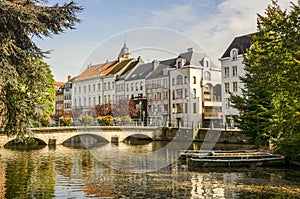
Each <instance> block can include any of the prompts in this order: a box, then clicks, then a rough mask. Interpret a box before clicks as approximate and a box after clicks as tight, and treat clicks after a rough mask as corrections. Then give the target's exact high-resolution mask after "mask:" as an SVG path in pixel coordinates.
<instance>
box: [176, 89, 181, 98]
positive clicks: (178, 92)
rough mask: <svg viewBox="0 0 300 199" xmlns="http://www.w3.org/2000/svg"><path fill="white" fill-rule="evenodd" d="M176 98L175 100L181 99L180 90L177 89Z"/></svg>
mask: <svg viewBox="0 0 300 199" xmlns="http://www.w3.org/2000/svg"><path fill="white" fill-rule="evenodd" d="M176 95H177V96H176V98H177V99H182V89H177V90H176Z"/></svg>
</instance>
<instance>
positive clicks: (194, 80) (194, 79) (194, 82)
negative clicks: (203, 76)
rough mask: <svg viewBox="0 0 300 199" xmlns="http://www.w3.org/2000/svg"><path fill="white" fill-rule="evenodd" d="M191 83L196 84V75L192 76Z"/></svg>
mask: <svg viewBox="0 0 300 199" xmlns="http://www.w3.org/2000/svg"><path fill="white" fill-rule="evenodd" d="M193 84H196V76H193Z"/></svg>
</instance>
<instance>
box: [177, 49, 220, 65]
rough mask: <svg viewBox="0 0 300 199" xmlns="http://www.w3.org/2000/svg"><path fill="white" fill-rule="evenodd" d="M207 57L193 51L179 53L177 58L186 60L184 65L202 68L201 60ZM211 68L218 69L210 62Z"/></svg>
mask: <svg viewBox="0 0 300 199" xmlns="http://www.w3.org/2000/svg"><path fill="white" fill-rule="evenodd" d="M205 57H208V56H207V55H206V54H204V53H201V52H197V51H194V50H189V51H188V52H184V53H180V54H179V56H178V58H184V59H185V60H186V63H185V66H186V65H194V66H203V59H204V58H205ZM210 66H211V67H212V68H218V67H217V66H216V65H215V64H214V63H213V62H212V61H211V62H210Z"/></svg>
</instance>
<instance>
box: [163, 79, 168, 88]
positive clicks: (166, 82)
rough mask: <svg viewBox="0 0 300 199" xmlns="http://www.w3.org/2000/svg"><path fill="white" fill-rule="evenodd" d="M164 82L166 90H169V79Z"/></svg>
mask: <svg viewBox="0 0 300 199" xmlns="http://www.w3.org/2000/svg"><path fill="white" fill-rule="evenodd" d="M163 82H164V88H168V87H169V85H168V79H167V78H166V79H164V80H163Z"/></svg>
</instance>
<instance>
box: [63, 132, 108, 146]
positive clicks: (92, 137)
mask: <svg viewBox="0 0 300 199" xmlns="http://www.w3.org/2000/svg"><path fill="white" fill-rule="evenodd" d="M98 142H102V143H108V142H109V140H107V138H105V137H103V136H100V135H96V134H93V133H81V134H77V135H73V136H71V137H69V138H66V139H65V140H62V141H61V143H62V145H64V146H71V147H72V146H81V147H84V148H90V147H93V146H95V144H96V143H98Z"/></svg>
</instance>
